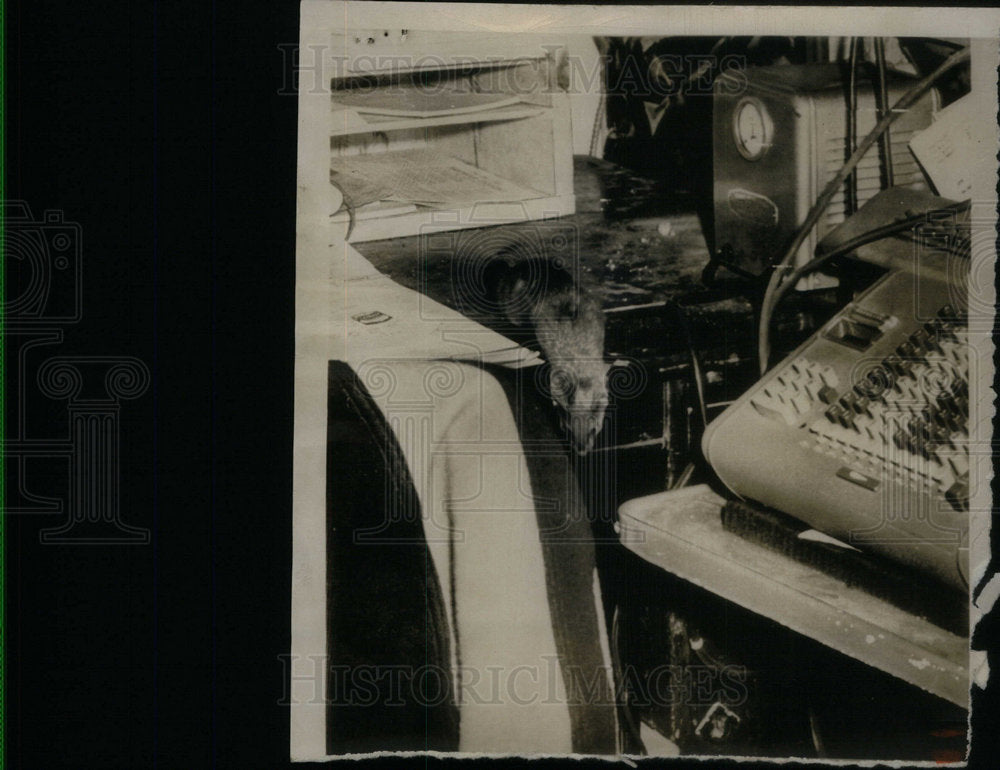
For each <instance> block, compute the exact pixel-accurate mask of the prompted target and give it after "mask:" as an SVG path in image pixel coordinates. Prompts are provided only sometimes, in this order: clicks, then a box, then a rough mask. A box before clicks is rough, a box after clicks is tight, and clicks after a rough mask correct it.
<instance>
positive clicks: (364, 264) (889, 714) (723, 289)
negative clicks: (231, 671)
mask: <svg viewBox="0 0 1000 770" xmlns="http://www.w3.org/2000/svg"><path fill="white" fill-rule="evenodd" d="M720 10H724V12H723V13H719V12H718V11H720ZM300 25H301V26H300V39H299V41H298V46H297V49H296V50H295V56H296V59H295V78H296V82H295V83H294V93H295V98H297V103H298V145H297V159H298V169H297V198H296V254H295V388H294V391H295V392H294V398H295V401H294V457H293V482H292V492H293V502H292V525H293V530H292V558H293V569H292V580H291V618H290V624H291V648H290V650H288V655H287V656H285V658H284V664H285V666H286V668H285V681H286V682H287V683H288V692H287V693H286V698H287V700H286V701H283V705H287V706H288V719H289V724H290V731H291V732H290V745H289V755H290V757H291V759H292V760H293V761H305V760H324V759H334V758H344V757H361V756H368V755H373V754H382V753H386V752H389V753H396V752H408V753H413V752H416V753H432V754H457V755H463V756H467V755H487V756H505V757H509V756H516V757H539V756H598V757H622V756H624V757H633V758H639V757H754V758H759V759H764V760H777V759H781V758H800V759H808V760H820V761H844V762H857V761H862V760H901V761H906V762H915V761H919V762H927V763H937V764H942V763H958V764H962V763H964V762H965V760H966V757H967V755H968V751H969V742H970V736H972V732H974V730H975V724H976V723H975V719H971V721H970V715H973V712H974V702H975V698H976V697H978V695H977V693H980V692H982V691H983V690H984V689H985V688H986V686H987V683H988V681H989V679H990V677H991V674H992V673H993V672H990V670H989V666H988V664H987V658H986V654H985V652H984V651H983V649H982V647H981V645H980V644H978V643H977V641H976V639H977V637H976V627H977V622H978V621H979V619H980V618H981V617H982V616H983V615H984V613H986V612H988V611H989V609H990V608H991V607H992V604H993V601H994V600H995V598H996V596H997V594H998V593H1000V582H998V579H997V578H996V577H995V576H994V575H993V574H992V571H991V570H992V568H991V567H990V565H989V561H990V559H989V526H990V517H991V510H992V503H991V500H992V498H991V493H990V481H991V479H992V467H993V460H994V458H993V454H992V453H993V446H994V445H993V443H992V427H991V425H992V420H993V416H994V397H993V390H992V383H993V377H994V368H993V350H994V349H993V342H992V338H991V334H992V329H993V323H994V306H995V292H994V271H995V261H996V209H997V195H996V187H997V168H998V166H997V151H998V149H1000V142H998V136H1000V134H998V127H997V119H996V115H997V67H998V64H1000V36H998V29H1000V17H998V15H997V13H996V12H994V11H992V10H989V11H987V10H974V9H947V11H945V10H944V9H933V8H921V9H901V8H900V9H892V10H887V9H869V8H853V9H844V8H842V9H837V8H790V7H786V8H769V9H765V8H730V9H713V8H710V7H702V8H682V7H666V6H663V7H657V6H642V7H631V8H630V7H624V6H622V7H615V8H608V7H603V8H599V7H596V6H542V5H539V6H531V5H519V6H499V5H494V6H489V5H476V4H457V5H445V4H441V5H436V4H431V5H423V4H407V3H359V2H340V1H339V0H304V2H303V3H302V4H301V17H300ZM970 724H971V725H972V728H971V730H972V732H970Z"/></svg>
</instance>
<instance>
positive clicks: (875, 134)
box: [757, 47, 971, 376]
mask: <svg viewBox="0 0 1000 770" xmlns="http://www.w3.org/2000/svg"><path fill="white" fill-rule="evenodd" d="M970 59H971V52H970V50H969V48H968V47H965V48H963V49H961V50H960V51H957V52H956V53H953V54H952V55H951V56H949V57H948V58H947V59H945V60H944V61H943V62H942V63H941V64H940V65H939V66H938V67H937V68H936V69H935V70H934V71H933V72H931V73H930V74H929V75H928V76H927V77H925V78H923V79H922V80H920V81H919V82H917V83H916V84H914V86H913V87H912V88H910V90H908V91H907V92H906V93H905V94H904V95H903V96H902V97H901V98H900V99H899V101H897V102H896V103H895V104H894V105H893V107H892V109H891V110H890V111H889V113H888V114H887V115H886V116H885V117H884V118H882V119H881V120H880V121H879V122H878V123H877V124H876V125H875V128H873V129H872V130H871V132H869V134H868V136H866V137H865V138H864V139H863V140H862V141H861V143H860V144H859V145H858V149H857V150H855V151H854V154H853V155H852V156H851V157H850V158H849V159H848V161H847V162H846V163H845V164H844V165H843V166H841V167H840V170H839V171H838V172H837V173H836V174H835V175H834V177H833V178H832V179H831V180H830V181H829V182H828V183H827V185H826V187H825V188H824V189H823V192H822V193H821V194H820V196H819V198H817V200H816V202H815V203H814V204H813V206H812V208H811V209H809V213H808V214H806V218H805V220H804V221H803V222H802V225H801V226H800V227H799V229H798V232H797V233H796V235H795V238H793V239H792V242H791V244H789V246H788V249H787V250H786V251H785V254H784V256H783V257H782V259H781V261H780V262H779V263H778V264H777V265H776V266H775V268H774V270H773V271H772V273H771V277H770V278H769V279H768V284H767V289H766V290H765V291H764V300H763V302H762V303H761V309H760V322H759V324H758V326H757V358H758V364H759V366H760V373H761V376H763V375H764V373H765V372H767V364H768V359H769V358H770V356H771V338H770V331H771V316H772V313H773V311H774V301H773V300H774V295H775V293H776V292H777V291H778V288H779V285H780V284H781V281H782V278H783V277H784V275H785V271H786V270H787V269H788V268H789V267H791V265H792V262H794V260H795V255H796V254H798V251H799V248H800V247H801V246H802V244H803V243H805V240H806V238H807V237H809V233H811V232H812V229H813V227H815V226H816V223H817V222H818V221H819V218H820V216H822V214H823V212H824V211H826V209H827V207H828V206H829V205H830V201H831V200H833V196H834V195H836V193H837V191H838V190H839V189H840V186H841V185H842V184H843V183H844V180H845V179H847V176H848V174H850V173H851V172H852V171H853V170H854V168H855V166H857V165H858V163H859V162H860V161H861V158H862V157H863V156H864V154H865V153H866V152H868V150H869V149H871V146H872V145H873V144H874V143H875V142H876V140H877V139H878V138H879V137H880V136H881V135H882V134H883V132H885V130H886V129H887V128H888V127H889V126H891V125H892V124H893V123H894V122H895V121H896V120H898V119H899V117H900V116H902V115H903V114H905V112H906V111H907V110H908V109H909V108H910V107H911V106H912V105H913V104H915V103H916V102H917V100H918V99H919V98H920V97H921V96H923V95H924V94H925V93H926V92H927V91H928V90H929V89H930V88H931V86H932V85H934V83H935V82H937V80H938V78H940V77H941V76H942V75H944V74H945V73H947V72H950V71H951V70H953V69H954V68H955V67H959V66H961V65H964V64H967V63H968V62H969V60H970Z"/></svg>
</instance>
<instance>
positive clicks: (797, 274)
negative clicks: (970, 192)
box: [772, 201, 971, 309]
mask: <svg viewBox="0 0 1000 770" xmlns="http://www.w3.org/2000/svg"><path fill="white" fill-rule="evenodd" d="M970 206H971V201H963V202H962V203H958V204H956V205H954V206H948V207H945V208H942V209H940V210H939V211H940V212H942V213H943V212H955V213H957V212H959V211H964V210H966V209H968V208H969V207H970ZM930 213H931V212H922V213H920V214H914V215H913V216H909V217H906V218H905V219H901V220H899V221H898V222H892V223H890V224H888V225H882V227H876V228H875V229H874V230H869V231H868V232H867V233H862V234H861V235H858V236H855V237H854V238H851V239H850V240H849V241H846V242H844V243H843V244H841V245H840V246H837V247H836V248H835V249H833V250H832V251H830V252H827V253H826V254H822V255H820V256H818V257H815V258H814V259H811V260H810V261H809V262H806V264H804V265H802V266H801V267H798V268H796V269H795V270H794V271H793V272H792V274H791V275H789V276H788V280H787V281H785V283H783V284H782V285H781V286H780V287H779V288H778V290H777V292H775V294H774V300H773V303H774V304H773V307H772V309H773V308H776V307H777V306H778V303H779V302H781V300H782V299H783V298H784V297H785V295H787V294H788V292H789V291H790V290H791V289H792V287H794V286H795V284H796V283H798V282H799V279H800V278H802V276H804V275H806V274H808V273H811V272H813V271H814V270H817V269H819V268H820V267H822V266H823V265H824V264H826V263H827V262H829V261H830V260H831V259H836V258H837V257H842V256H843V255H845V254H849V253H850V252H852V251H854V250H855V249H859V248H861V247H862V246H865V245H867V244H869V243H873V242H875V241H880V240H882V239H883V238H888V237H889V236H890V235H895V234H896V233H900V232H902V231H904V230H909V229H910V228H911V227H913V226H914V225H919V224H921V223H923V222H926V221H927V217H928V215H929V214H930Z"/></svg>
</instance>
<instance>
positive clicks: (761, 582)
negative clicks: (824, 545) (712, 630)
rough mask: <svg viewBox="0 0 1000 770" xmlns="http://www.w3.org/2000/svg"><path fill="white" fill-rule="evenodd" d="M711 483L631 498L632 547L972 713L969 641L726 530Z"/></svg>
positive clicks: (626, 517) (623, 514) (626, 515)
mask: <svg viewBox="0 0 1000 770" xmlns="http://www.w3.org/2000/svg"><path fill="white" fill-rule="evenodd" d="M724 502H725V501H724V500H723V498H721V497H720V496H719V495H717V494H715V493H714V492H712V490H711V489H709V488H708V487H707V486H705V485H698V486H693V487H686V488H684V489H680V490H677V491H674V492H661V493H660V494H656V495H649V496H648V497H641V498H637V499H635V500H629V501H628V502H627V503H625V504H623V505H622V506H621V507H620V508H619V510H618V514H619V521H620V527H621V533H620V538H621V542H622V544H623V545H624V546H625V547H626V548H628V549H629V550H631V551H632V552H633V553H635V554H637V555H638V556H640V557H641V558H643V559H644V560H646V561H648V562H650V563H651V564H654V565H656V566H658V567H661V568H662V569H664V570H666V571H668V572H670V573H672V574H675V575H677V576H679V577H681V578H683V579H685V580H688V581H690V582H692V583H695V584H697V585H699V586H702V587H703V588H705V589H706V590H708V591H711V592H712V593H714V594H717V595H719V596H721V597H723V598H724V599H728V600H729V601H732V602H735V603H736V604H739V605H740V606H742V607H746V608H747V609H748V610H750V611H752V612H755V613H757V614H758V615H763V616H764V617H767V618H770V619H771V620H774V621H775V622H777V623H780V624H781V625H783V626H785V627H787V628H790V629H791V630H793V631H795V632H797V633H800V634H803V635H804V636H807V637H809V638H811V639H815V640H816V641H818V642H820V643H822V644H824V645H826V646H827V647H830V648H832V649H834V650H837V651H839V652H842V653H843V654H845V655H849V656H850V657H852V658H854V659H856V660H859V661H861V662H863V663H865V664H867V665H869V666H873V667H874V668H877V669H879V670H881V671H885V672H886V673H888V674H891V675H892V676H895V677H898V678H899V679H902V680H903V681H905V682H909V683H910V684H912V685H914V686H916V687H920V688H921V689H923V690H926V691H927V692H930V693H932V694H934V695H937V696H938V697H941V698H944V699H945V700H948V701H950V702H952V703H954V704H956V705H958V706H961V707H962V708H968V703H969V667H968V660H969V648H968V640H967V639H966V638H965V637H964V636H961V635H958V634H954V633H952V632H950V631H947V630H945V629H943V628H940V627H939V626H937V625H935V624H934V623H931V622H929V621H927V620H925V619H924V618H921V617H919V616H917V615H914V614H912V613H909V612H906V611H904V610H901V609H900V608H898V607H896V606H895V605H893V604H891V603H890V602H887V601H885V600H883V599H880V598H878V597H875V596H872V595H871V594H870V593H869V592H867V591H865V590H863V589H861V588H859V587H856V586H849V585H847V584H846V583H845V582H844V581H843V580H840V579H838V578H836V577H834V576H831V575H828V574H825V573H823V572H821V571H818V570H816V569H814V568H813V567H810V566H808V565H806V564H803V563H802V562H800V561H797V560H795V559H793V558H791V557H790V556H788V555H786V554H784V553H780V552H779V551H777V550H775V549H774V548H770V547H766V546H763V545H760V544H758V543H755V542H753V541H752V540H748V539H746V538H744V537H741V536H740V535H737V534H735V533H733V532H729V531H727V530H726V529H724V528H723V525H722V520H721V510H722V506H723V504H724Z"/></svg>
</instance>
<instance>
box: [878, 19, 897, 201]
mask: <svg viewBox="0 0 1000 770" xmlns="http://www.w3.org/2000/svg"><path fill="white" fill-rule="evenodd" d="M875 66H876V67H877V68H878V91H877V92H876V94H875V96H876V98H877V99H878V104H877V105H876V106H877V107H878V117H879V120H881V119H882V118H884V117H885V114H886V112H887V111H888V110H889V87H888V85H887V84H886V67H885V38H881V37H877V38H875ZM881 141H882V157H883V158H884V159H885V188H886V189H888V188H889V187H892V186H894V185H895V184H896V178H895V177H896V175H895V173H894V172H893V168H892V133H891V132H890V129H889V128H888V127H886V129H885V133H884V134H882V140H881Z"/></svg>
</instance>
